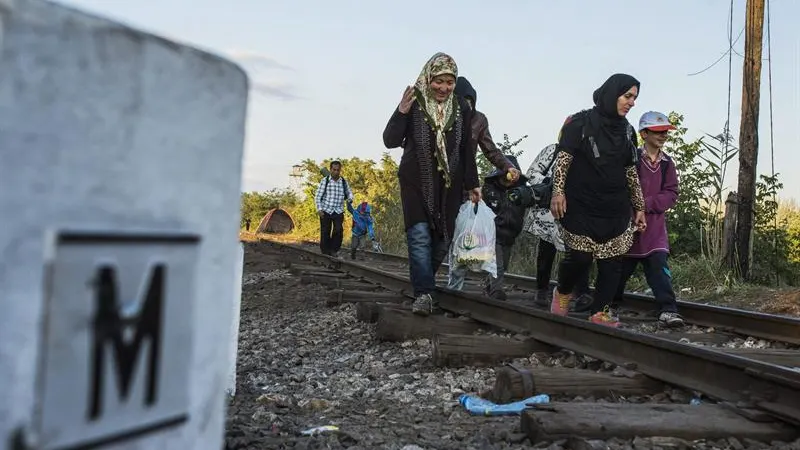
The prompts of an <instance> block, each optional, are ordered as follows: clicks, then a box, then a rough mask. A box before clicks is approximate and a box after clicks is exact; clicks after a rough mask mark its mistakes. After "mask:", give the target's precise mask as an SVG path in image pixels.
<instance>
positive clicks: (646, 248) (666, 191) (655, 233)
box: [627, 149, 678, 258]
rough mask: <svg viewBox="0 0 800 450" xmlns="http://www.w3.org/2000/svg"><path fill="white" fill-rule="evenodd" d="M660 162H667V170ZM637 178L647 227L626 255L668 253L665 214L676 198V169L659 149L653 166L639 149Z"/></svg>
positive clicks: (638, 255) (640, 255) (637, 234)
mask: <svg viewBox="0 0 800 450" xmlns="http://www.w3.org/2000/svg"><path fill="white" fill-rule="evenodd" d="M663 164H666V171H664V170H663V167H662V165H663ZM662 174H663V177H664V180H663V186H664V188H663V189H662V188H661V186H662ZM639 180H640V182H641V184H642V194H643V195H644V212H645V216H646V218H647V228H646V229H645V230H644V233H636V235H635V237H634V239H633V245H632V246H631V248H630V250H628V253H627V256H632V257H639V258H642V257H645V256H647V255H649V254H651V253H654V252H666V253H669V237H668V236H667V222H666V217H665V213H666V212H667V210H668V209H670V208H672V207H673V206H674V205H675V202H677V201H678V172H677V171H676V170H675V163H674V162H673V161H672V158H670V157H669V156H667V155H666V154H664V153H663V152H662V153H661V155H659V158H658V161H657V162H656V164H655V165H652V164H651V163H650V161H649V159H648V157H647V155H645V154H644V152H643V150H641V149H640V150H639Z"/></svg>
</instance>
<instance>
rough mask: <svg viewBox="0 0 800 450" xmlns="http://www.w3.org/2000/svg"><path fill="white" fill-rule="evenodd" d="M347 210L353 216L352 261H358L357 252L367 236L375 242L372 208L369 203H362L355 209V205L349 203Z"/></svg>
mask: <svg viewBox="0 0 800 450" xmlns="http://www.w3.org/2000/svg"><path fill="white" fill-rule="evenodd" d="M347 210H348V211H350V214H352V215H353V233H352V235H351V236H350V259H356V250H358V247H359V246H360V245H361V242H363V241H364V240H365V239H366V238H367V236H369V240H371V241H372V242H373V243H374V242H375V229H374V228H373V220H372V208H371V207H370V205H369V203H367V202H361V204H360V205H358V208H353V203H352V202H350V201H348V202H347Z"/></svg>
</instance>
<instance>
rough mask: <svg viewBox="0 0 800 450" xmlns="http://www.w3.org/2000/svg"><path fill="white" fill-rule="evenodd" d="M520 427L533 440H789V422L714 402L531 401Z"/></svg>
mask: <svg viewBox="0 0 800 450" xmlns="http://www.w3.org/2000/svg"><path fill="white" fill-rule="evenodd" d="M521 425H522V431H523V432H524V433H525V434H527V435H528V438H529V439H530V440H531V441H532V442H534V443H536V442H542V441H553V440H558V439H565V438H569V437H570V436H580V437H583V438H587V439H610V438H618V439H633V438H636V437H640V438H644V437H655V436H669V437H674V438H679V439H684V440H687V441H691V440H697V439H723V438H730V437H735V438H737V439H753V440H756V441H761V442H771V441H776V440H777V441H791V440H793V439H794V437H795V436H796V435H797V431H796V430H794V429H793V428H792V427H789V426H787V425H785V424H779V423H774V422H773V423H758V422H752V421H750V420H747V419H746V418H744V417H742V416H740V415H738V414H736V413H734V412H733V411H730V410H729V409H727V408H724V407H721V406H718V405H694V406H693V405H677V404H633V403H550V404H544V405H534V408H533V409H529V410H525V411H523V413H522V418H521Z"/></svg>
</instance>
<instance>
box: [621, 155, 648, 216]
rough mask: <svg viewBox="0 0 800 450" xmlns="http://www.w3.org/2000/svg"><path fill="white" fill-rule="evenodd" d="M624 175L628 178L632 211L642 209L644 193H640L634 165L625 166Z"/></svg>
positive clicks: (640, 188) (637, 174) (640, 186)
mask: <svg viewBox="0 0 800 450" xmlns="http://www.w3.org/2000/svg"><path fill="white" fill-rule="evenodd" d="M625 175H626V177H627V178H628V191H630V193H631V204H632V205H633V209H634V211H644V195H642V185H641V183H639V173H638V172H637V170H636V166H630V167H627V168H626V169H625Z"/></svg>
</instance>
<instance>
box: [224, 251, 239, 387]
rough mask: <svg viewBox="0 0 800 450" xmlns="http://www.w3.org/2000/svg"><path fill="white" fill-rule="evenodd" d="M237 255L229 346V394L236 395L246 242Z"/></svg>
mask: <svg viewBox="0 0 800 450" xmlns="http://www.w3.org/2000/svg"><path fill="white" fill-rule="evenodd" d="M237 250H238V252H237V255H236V278H235V279H234V280H233V281H234V283H233V314H231V319H232V323H231V332H230V337H229V341H228V342H229V343H230V345H229V346H228V388H227V389H226V390H225V392H227V393H228V395H229V396H231V397H234V396H235V395H236V358H237V356H238V354H239V314H240V312H241V305H242V275H243V272H244V243H242V242H240V243H239V247H238V248H237Z"/></svg>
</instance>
